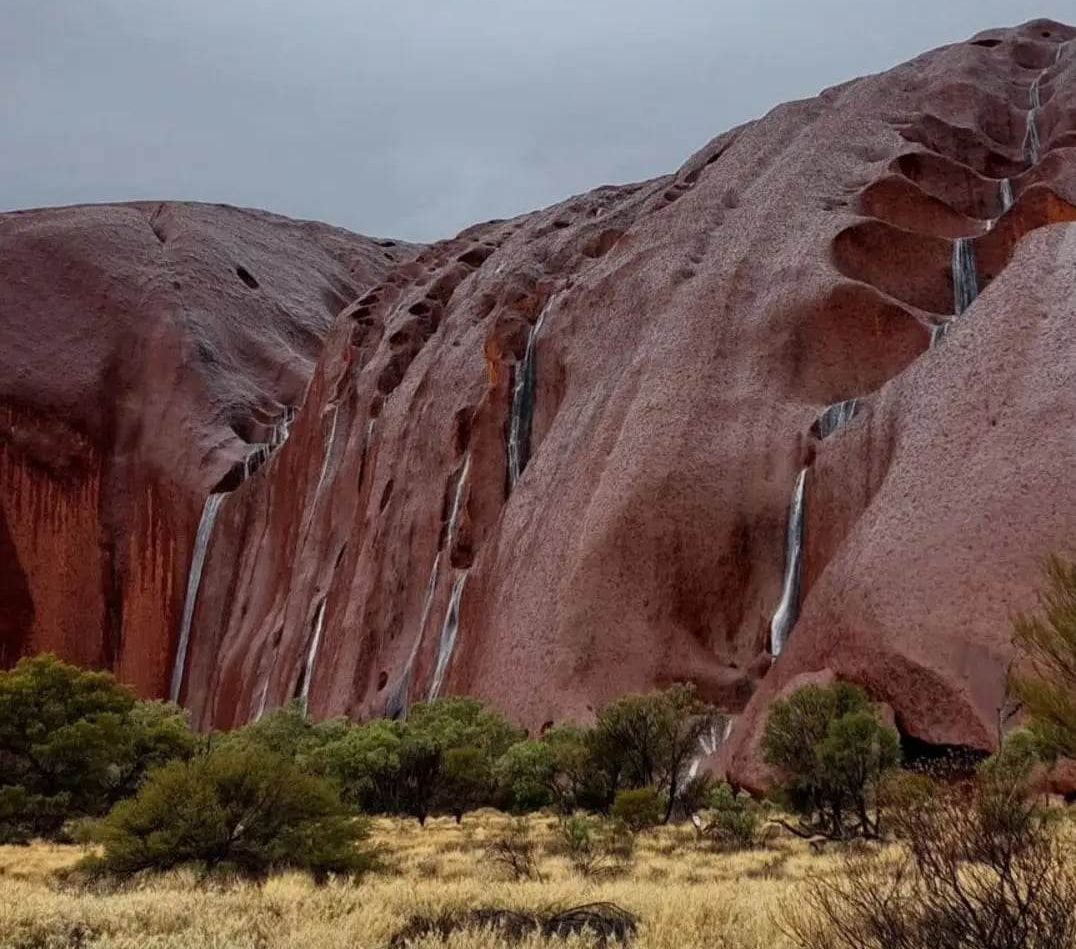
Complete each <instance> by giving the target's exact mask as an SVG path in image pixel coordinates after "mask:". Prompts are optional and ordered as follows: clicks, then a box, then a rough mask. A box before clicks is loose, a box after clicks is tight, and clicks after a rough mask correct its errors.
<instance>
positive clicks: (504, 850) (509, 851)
mask: <svg viewBox="0 0 1076 949" xmlns="http://www.w3.org/2000/svg"><path fill="white" fill-rule="evenodd" d="M486 859H487V860H488V861H489V862H490V863H492V864H493V865H494V866H495V867H497V868H498V869H500V870H502V871H503V872H504V873H506V874H507V875H508V877H509V878H510V879H512V880H538V881H539V882H540V881H541V880H542V873H541V871H540V870H539V869H538V845H537V844H536V843H535V841H534V838H533V836H532V835H531V826H530V822H529V821H528V820H527V818H525V817H517V818H515V819H514V820H512V822H511V823H510V824H509V825H508V827H507V829H506V830H505V831H504V833H502V834H500V835H498V836H497V837H495V838H494V839H493V840H492V841H491V842H490V844H489V846H488V847H487V848H486Z"/></svg>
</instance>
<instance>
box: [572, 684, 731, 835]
mask: <svg viewBox="0 0 1076 949" xmlns="http://www.w3.org/2000/svg"><path fill="white" fill-rule="evenodd" d="M716 715H717V713H716V710H715V709H713V708H712V707H711V706H708V705H705V704H704V703H702V702H700V701H699V700H698V699H697V698H696V697H695V691H694V688H693V687H692V686H689V685H674V686H671V687H670V688H668V689H666V690H665V691H664V692H652V693H650V694H648V695H626V696H624V697H622V698H620V699H617V700H616V701H615V702H612V703H611V704H609V705H607V706H606V707H605V708H603V709H602V710H601V712H600V713H599V714H598V722H597V725H596V726H595V729H594V738H593V746H592V754H593V760H594V761H595V763H596V764H598V765H599V766H600V767H601V768H602V769H603V770H604V771H605V773H606V775H607V776H608V789H609V793H610V795H611V796H612V797H615V795H616V792H617V791H619V790H621V789H622V788H640V787H651V786H653V787H656V788H658V789H660V790H661V791H662V792H663V793H664V794H665V795H666V810H665V814H664V820H665V821H666V822H667V821H668V820H669V818H670V817H671V816H672V813H673V809H674V808H675V806H676V802H677V799H678V796H679V793H680V790H681V788H682V786H683V784H684V782H685V781H686V780H688V771H689V768H690V764H691V761H692V759H693V758H694V757H695V756H696V755H697V754H698V749H699V743H700V740H701V739H702V737H703V735H705V734H706V733H707V732H709V731H710V729H711V728H712V727H713V725H714V722H715V719H716ZM611 803H612V801H611V799H610V801H609V804H611ZM607 806H608V805H607Z"/></svg>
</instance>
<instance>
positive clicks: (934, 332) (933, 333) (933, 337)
mask: <svg viewBox="0 0 1076 949" xmlns="http://www.w3.org/2000/svg"><path fill="white" fill-rule="evenodd" d="M952 324H953V321H952V320H946V321H945V322H944V323H938V324H936V325H934V326H932V327H931V328H930V348H931V349H933V348H934V347H935V346H937V345H939V344H940V343H941V341H942V340H943V339H945V337H946V336H948V335H949V328H950V327H951V326H952Z"/></svg>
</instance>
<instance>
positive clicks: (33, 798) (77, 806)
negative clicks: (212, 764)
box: [0, 655, 197, 840]
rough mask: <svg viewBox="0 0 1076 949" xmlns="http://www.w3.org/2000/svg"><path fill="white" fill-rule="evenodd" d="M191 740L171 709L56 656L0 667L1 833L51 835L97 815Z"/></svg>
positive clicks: (180, 754) (187, 750)
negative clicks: (68, 824)
mask: <svg viewBox="0 0 1076 949" xmlns="http://www.w3.org/2000/svg"><path fill="white" fill-rule="evenodd" d="M196 744H197V739H196V737H195V736H194V735H193V734H192V732H191V731H190V728H189V727H188V724H187V719H186V716H185V715H184V713H183V712H182V711H181V710H180V709H178V708H176V707H175V706H173V705H166V704H163V703H159V702H139V701H137V700H136V699H135V697H134V695H133V694H132V693H131V692H130V691H129V690H128V689H126V688H124V687H123V686H120V685H119V684H118V683H117V682H116V681H115V679H113V677H112V676H111V675H109V674H107V673H103V672H89V671H85V670H82V669H78V668H76V667H75V666H72V665H68V664H67V663H64V662H61V661H60V660H58V659H57V658H56V657H55V656H49V655H44V656H38V657H36V658H32V659H22V660H20V661H19V663H18V664H17V665H16V666H15V667H14V668H13V669H11V670H8V671H6V672H0V796H2V801H3V803H0V837H3V838H5V839H8V840H18V839H25V838H26V837H28V836H37V835H41V836H52V835H55V834H56V833H57V832H59V831H60V829H61V828H62V826H63V824H64V821H65V820H66V819H67V818H68V817H77V816H83V815H97V814H102V813H104V812H105V811H106V810H108V808H109V807H110V806H111V805H112V804H113V803H115V801H117V800H119V799H120V798H122V797H124V796H126V795H129V794H131V793H133V792H134V791H135V790H136V789H137V788H138V786H139V785H140V784H141V782H142V780H143V779H144V777H145V775H146V773H147V771H149V770H150V769H151V768H153V767H155V766H157V765H159V764H161V763H163V762H165V761H168V760H170V759H172V758H185V757H188V756H189V755H191V754H192V753H193V751H194V749H195V746H196Z"/></svg>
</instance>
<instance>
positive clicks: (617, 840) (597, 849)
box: [554, 814, 635, 877]
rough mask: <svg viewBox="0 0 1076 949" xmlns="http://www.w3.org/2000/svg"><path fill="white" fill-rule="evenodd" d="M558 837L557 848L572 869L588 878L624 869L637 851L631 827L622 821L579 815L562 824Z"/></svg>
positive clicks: (558, 828) (559, 824) (567, 818)
mask: <svg viewBox="0 0 1076 949" xmlns="http://www.w3.org/2000/svg"><path fill="white" fill-rule="evenodd" d="M557 837H558V842H557V845H556V846H555V847H554V849H555V850H557V851H559V852H561V853H563V854H564V855H565V856H566V857H567V858H568V862H569V863H571V865H572V869H573V870H575V872H576V873H578V874H580V875H581V876H585V877H595V876H611V875H613V874H616V873H620V872H623V871H624V870H626V869H627V868H628V867H629V866H630V864H631V860H632V857H633V856H634V853H635V837H634V835H633V834H632V831H631V828H629V827H628V826H627V825H625V824H623V823H621V822H620V821H615V820H614V821H603V820H600V819H598V818H596V817H588V816H585V815H583V814H575V815H573V816H571V817H566V818H564V819H562V820H561V821H560V822H559V823H558V825H557Z"/></svg>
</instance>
